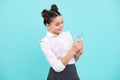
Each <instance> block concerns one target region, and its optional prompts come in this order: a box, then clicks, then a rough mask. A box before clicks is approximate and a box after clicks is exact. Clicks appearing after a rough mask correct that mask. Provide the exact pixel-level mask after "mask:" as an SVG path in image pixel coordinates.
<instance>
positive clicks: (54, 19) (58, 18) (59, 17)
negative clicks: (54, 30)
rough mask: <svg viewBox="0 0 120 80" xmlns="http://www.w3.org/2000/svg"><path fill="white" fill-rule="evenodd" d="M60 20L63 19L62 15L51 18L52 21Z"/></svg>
mask: <svg viewBox="0 0 120 80" xmlns="http://www.w3.org/2000/svg"><path fill="white" fill-rule="evenodd" d="M61 21H63V19H62V16H57V17H55V18H53V20H52V22H53V23H57V22H61Z"/></svg>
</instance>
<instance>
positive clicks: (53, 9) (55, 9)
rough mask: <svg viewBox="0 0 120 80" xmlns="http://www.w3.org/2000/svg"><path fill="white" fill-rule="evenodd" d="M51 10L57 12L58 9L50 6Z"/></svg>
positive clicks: (54, 5)
mask: <svg viewBox="0 0 120 80" xmlns="http://www.w3.org/2000/svg"><path fill="white" fill-rule="evenodd" d="M51 10H52V11H55V12H58V8H57V6H56V4H53V5H51Z"/></svg>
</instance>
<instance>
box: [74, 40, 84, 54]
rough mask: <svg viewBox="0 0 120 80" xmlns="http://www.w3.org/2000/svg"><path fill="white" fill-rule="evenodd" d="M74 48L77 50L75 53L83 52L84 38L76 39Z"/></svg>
mask: <svg viewBox="0 0 120 80" xmlns="http://www.w3.org/2000/svg"><path fill="white" fill-rule="evenodd" d="M72 48H73V50H74V51H75V53H78V52H80V53H82V49H83V40H79V41H74V43H73V46H72Z"/></svg>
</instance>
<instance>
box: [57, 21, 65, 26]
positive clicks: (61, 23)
mask: <svg viewBox="0 0 120 80" xmlns="http://www.w3.org/2000/svg"><path fill="white" fill-rule="evenodd" d="M63 23H64V22H61V24H63ZM59 25H60V24H56V26H59Z"/></svg>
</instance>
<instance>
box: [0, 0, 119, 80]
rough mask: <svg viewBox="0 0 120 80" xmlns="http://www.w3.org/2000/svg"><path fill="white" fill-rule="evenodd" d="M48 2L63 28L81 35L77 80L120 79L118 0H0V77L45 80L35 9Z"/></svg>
mask: <svg viewBox="0 0 120 80" xmlns="http://www.w3.org/2000/svg"><path fill="white" fill-rule="evenodd" d="M53 3H55V4H57V6H58V8H59V11H60V12H61V14H62V16H63V19H64V23H65V26H64V31H66V30H67V31H70V32H71V34H72V35H74V34H75V33H83V34H84V53H83V55H82V56H81V57H80V59H79V61H78V62H77V64H76V66H77V69H78V75H79V76H80V78H81V80H120V50H119V49H120V0H0V80H46V78H47V74H48V70H49V64H48V62H47V61H46V59H45V57H44V55H43V53H42V51H41V49H40V47H39V40H40V39H42V38H43V36H45V34H46V31H47V29H46V27H45V26H44V24H43V19H42V17H41V11H42V10H43V9H45V8H46V9H50V6H51V4H53Z"/></svg>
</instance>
